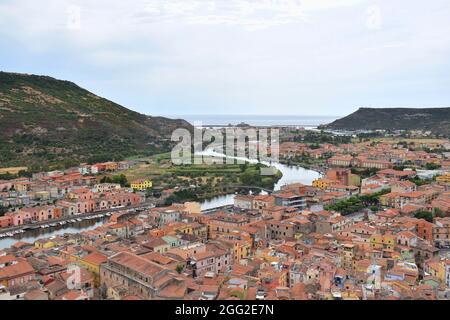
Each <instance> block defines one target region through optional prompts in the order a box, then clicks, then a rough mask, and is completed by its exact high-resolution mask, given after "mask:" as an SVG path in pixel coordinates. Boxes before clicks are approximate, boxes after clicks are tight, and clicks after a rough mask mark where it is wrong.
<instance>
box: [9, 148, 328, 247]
mask: <svg viewBox="0 0 450 320" xmlns="http://www.w3.org/2000/svg"><path fill="white" fill-rule="evenodd" d="M198 155H204V156H214V157H222V158H223V157H226V156H225V155H224V154H220V153H217V152H214V151H213V150H205V151H203V152H201V153H198ZM230 158H234V159H238V160H244V161H247V162H251V163H257V162H258V161H257V160H253V159H248V158H238V157H230ZM261 163H263V164H266V165H271V166H273V167H275V168H276V169H278V170H279V171H281V173H282V174H283V177H282V178H281V179H280V180H279V181H278V183H277V184H276V185H275V188H274V190H275V191H276V190H280V189H281V187H282V186H284V185H286V184H291V183H303V184H309V185H310V184H311V183H312V181H313V180H315V179H317V178H319V177H320V173H319V172H316V171H313V170H308V169H305V168H302V167H298V166H288V165H284V164H281V163H267V162H264V161H263V162H261ZM234 196H235V194H228V195H223V196H218V197H214V198H211V199H209V200H204V201H202V202H201V207H202V210H208V209H211V208H217V207H222V206H226V205H230V204H233V199H234ZM108 219H109V218H107V217H105V218H101V219H97V220H83V221H81V222H76V223H71V224H67V225H64V226H57V227H54V228H46V229H36V230H29V231H25V232H23V233H20V234H16V235H15V236H14V237H11V238H3V239H0V249H4V248H8V247H10V246H12V245H13V244H14V243H15V242H18V241H24V242H29V243H33V242H34V241H36V240H38V239H41V238H48V237H52V236H57V235H63V234H65V233H79V232H81V231H86V230H92V229H95V228H97V227H98V226H100V225H102V224H103V223H105V222H106V221H108Z"/></svg>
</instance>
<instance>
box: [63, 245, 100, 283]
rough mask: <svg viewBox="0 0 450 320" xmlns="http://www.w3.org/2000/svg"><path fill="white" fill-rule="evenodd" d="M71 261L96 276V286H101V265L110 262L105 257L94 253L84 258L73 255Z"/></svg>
mask: <svg viewBox="0 0 450 320" xmlns="http://www.w3.org/2000/svg"><path fill="white" fill-rule="evenodd" d="M70 260H71V261H73V262H75V263H76V264H79V265H80V266H82V267H84V268H86V269H87V270H89V271H90V272H92V273H93V274H94V283H95V285H96V286H99V285H100V265H101V264H102V263H105V262H107V261H108V258H107V257H106V256H105V255H103V254H101V253H98V252H92V253H90V254H88V255H86V256H84V257H79V256H76V255H71V256H70Z"/></svg>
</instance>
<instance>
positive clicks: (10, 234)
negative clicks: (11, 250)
mask: <svg viewBox="0 0 450 320" xmlns="http://www.w3.org/2000/svg"><path fill="white" fill-rule="evenodd" d="M6 235H7V236H9V237H12V236H14V234H13V233H12V232H8V233H6Z"/></svg>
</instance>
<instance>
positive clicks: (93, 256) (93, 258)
mask: <svg viewBox="0 0 450 320" xmlns="http://www.w3.org/2000/svg"><path fill="white" fill-rule="evenodd" d="M83 261H85V262H87V263H90V264H93V265H100V264H102V263H105V262H106V261H108V257H107V256H105V255H104V254H101V253H99V252H93V253H90V254H88V255H86V256H85V257H84V258H83Z"/></svg>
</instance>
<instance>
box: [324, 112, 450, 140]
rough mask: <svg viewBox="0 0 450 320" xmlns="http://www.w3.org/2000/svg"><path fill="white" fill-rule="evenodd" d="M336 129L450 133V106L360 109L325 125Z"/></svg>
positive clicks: (327, 127)
mask: <svg viewBox="0 0 450 320" xmlns="http://www.w3.org/2000/svg"><path fill="white" fill-rule="evenodd" d="M322 128H324V129H334V130H408V131H409V130H423V131H431V132H433V133H434V134H435V135H437V136H445V137H448V136H450V108H421V109H413V108H360V109H359V110H358V111H356V112H354V113H352V114H351V115H349V116H347V117H344V118H342V119H338V120H336V121H334V122H333V123H330V124H328V125H326V126H323V127H322Z"/></svg>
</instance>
